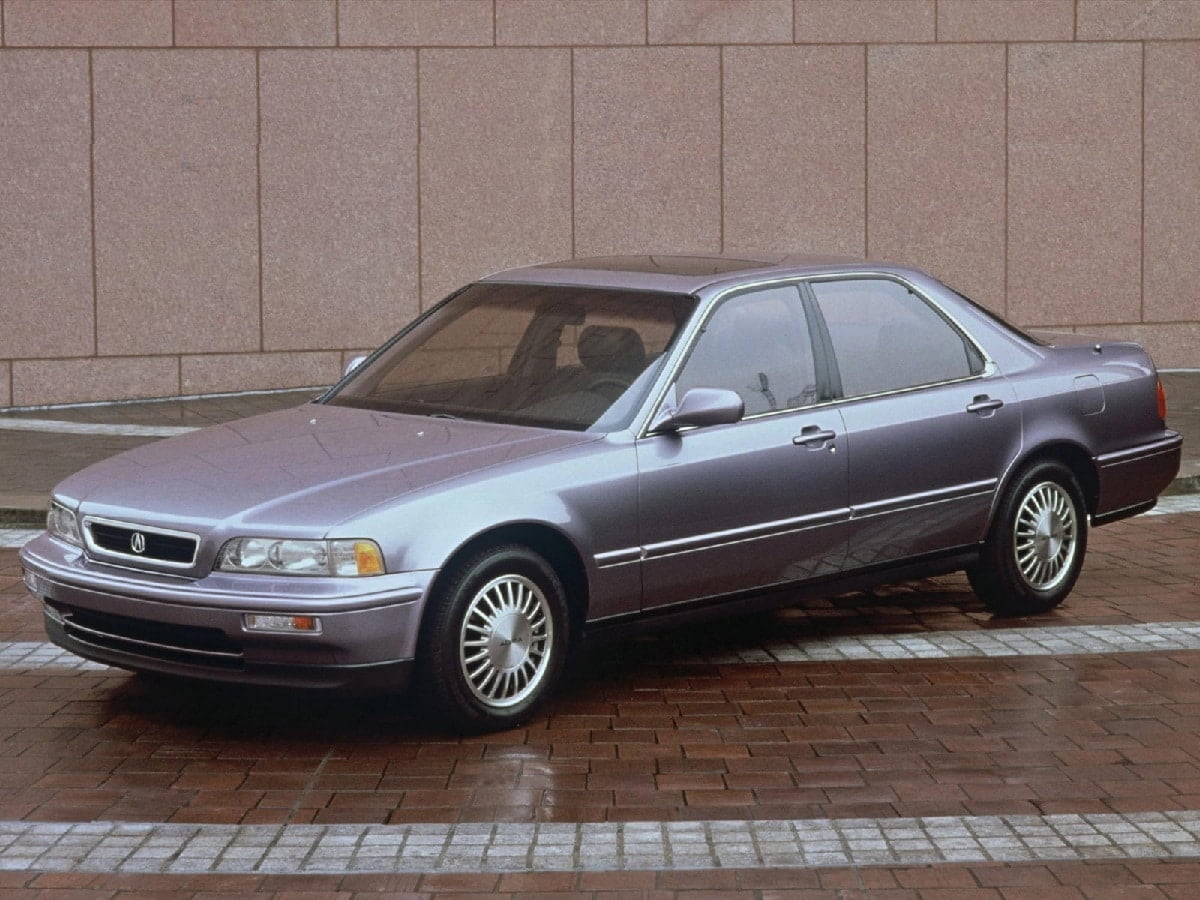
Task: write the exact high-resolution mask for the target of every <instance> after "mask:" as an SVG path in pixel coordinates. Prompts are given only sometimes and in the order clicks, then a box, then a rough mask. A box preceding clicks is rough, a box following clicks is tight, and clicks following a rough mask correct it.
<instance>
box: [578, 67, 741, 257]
mask: <svg viewBox="0 0 1200 900" xmlns="http://www.w3.org/2000/svg"><path fill="white" fill-rule="evenodd" d="M720 77H721V76H720V50H718V49H716V48H697V47H661V48H652V49H615V50H577V51H575V73H574V83H575V92H574V95H575V252H576V254H577V255H579V256H591V255H606V254H613V253H626V252H639V251H641V252H645V251H661V250H664V249H674V250H681V249H692V250H706V251H715V250H719V249H720V245H721V209H720V190H721V189H720V179H721V159H720V153H721V149H720V146H721V136H720V128H719V124H718V123H719V122H720V119H721V99H720Z"/></svg>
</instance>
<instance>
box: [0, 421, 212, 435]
mask: <svg viewBox="0 0 1200 900" xmlns="http://www.w3.org/2000/svg"><path fill="white" fill-rule="evenodd" d="M0 430H2V431H40V432H44V433H46V434H104V435H109V436H111V437H171V436H173V435H176V434H187V433H188V432H191V431H198V430H199V428H198V427H196V426H191V425H102V424H100V423H92V422H62V421H59V420H58V419H9V418H5V417H0Z"/></svg>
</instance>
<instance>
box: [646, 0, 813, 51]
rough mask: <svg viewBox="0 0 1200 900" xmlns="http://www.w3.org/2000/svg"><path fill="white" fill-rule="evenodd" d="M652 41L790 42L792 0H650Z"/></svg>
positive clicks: (691, 42)
mask: <svg viewBox="0 0 1200 900" xmlns="http://www.w3.org/2000/svg"><path fill="white" fill-rule="evenodd" d="M647 14H648V19H649V21H648V32H649V37H650V43H651V44H781V43H782V44H787V43H791V40H792V0H758V2H756V3H751V4H748V3H737V2H730V0H649V2H648V5H647Z"/></svg>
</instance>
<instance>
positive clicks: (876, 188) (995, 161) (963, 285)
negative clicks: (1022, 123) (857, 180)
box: [867, 44, 1005, 312]
mask: <svg viewBox="0 0 1200 900" xmlns="http://www.w3.org/2000/svg"><path fill="white" fill-rule="evenodd" d="M867 70H868V78H867V91H868V103H867V109H868V111H869V115H868V122H867V143H868V146H869V147H870V154H869V157H868V161H869V162H868V171H867V184H868V185H869V191H868V197H867V210H868V212H867V238H868V243H869V247H868V253H869V254H870V256H872V257H873V258H876V259H894V260H903V261H905V262H908V263H911V264H913V265H916V266H920V267H922V268H925V269H928V270H929V271H930V272H932V273H933V274H934V275H936V276H938V277H939V278H942V279H943V280H945V281H947V282H949V283H950V284H952V285H954V286H955V287H957V288H958V289H959V290H961V291H964V292H965V293H967V294H968V295H970V296H971V297H973V298H974V299H976V300H978V301H980V302H982V303H986V304H987V305H988V306H990V307H991V308H992V309H995V310H997V311H1000V312H1003V311H1004V300H1005V297H1004V162H1005V151H1004V91H1005V63H1004V47H1003V46H1000V45H994V44H989V45H983V46H968V45H956V46H930V45H908V46H888V47H871V48H870V50H869V52H868V57H867Z"/></svg>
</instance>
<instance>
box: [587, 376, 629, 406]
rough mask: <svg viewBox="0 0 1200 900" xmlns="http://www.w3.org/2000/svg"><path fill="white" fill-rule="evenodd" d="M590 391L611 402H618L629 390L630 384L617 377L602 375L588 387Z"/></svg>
mask: <svg viewBox="0 0 1200 900" xmlns="http://www.w3.org/2000/svg"><path fill="white" fill-rule="evenodd" d="M587 389H588V390H589V391H595V392H596V393H597V394H600V395H601V396H603V397H606V398H607V399H609V400H616V399H617V398H618V397H620V396H621V395H622V394H623V393H625V391H627V390H628V389H629V382H628V381H625V380H624V379H623V378H618V377H617V376H615V375H601V376H600V377H598V378H595V379H593V381H592V383H591V384H589V385H588V386H587Z"/></svg>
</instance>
